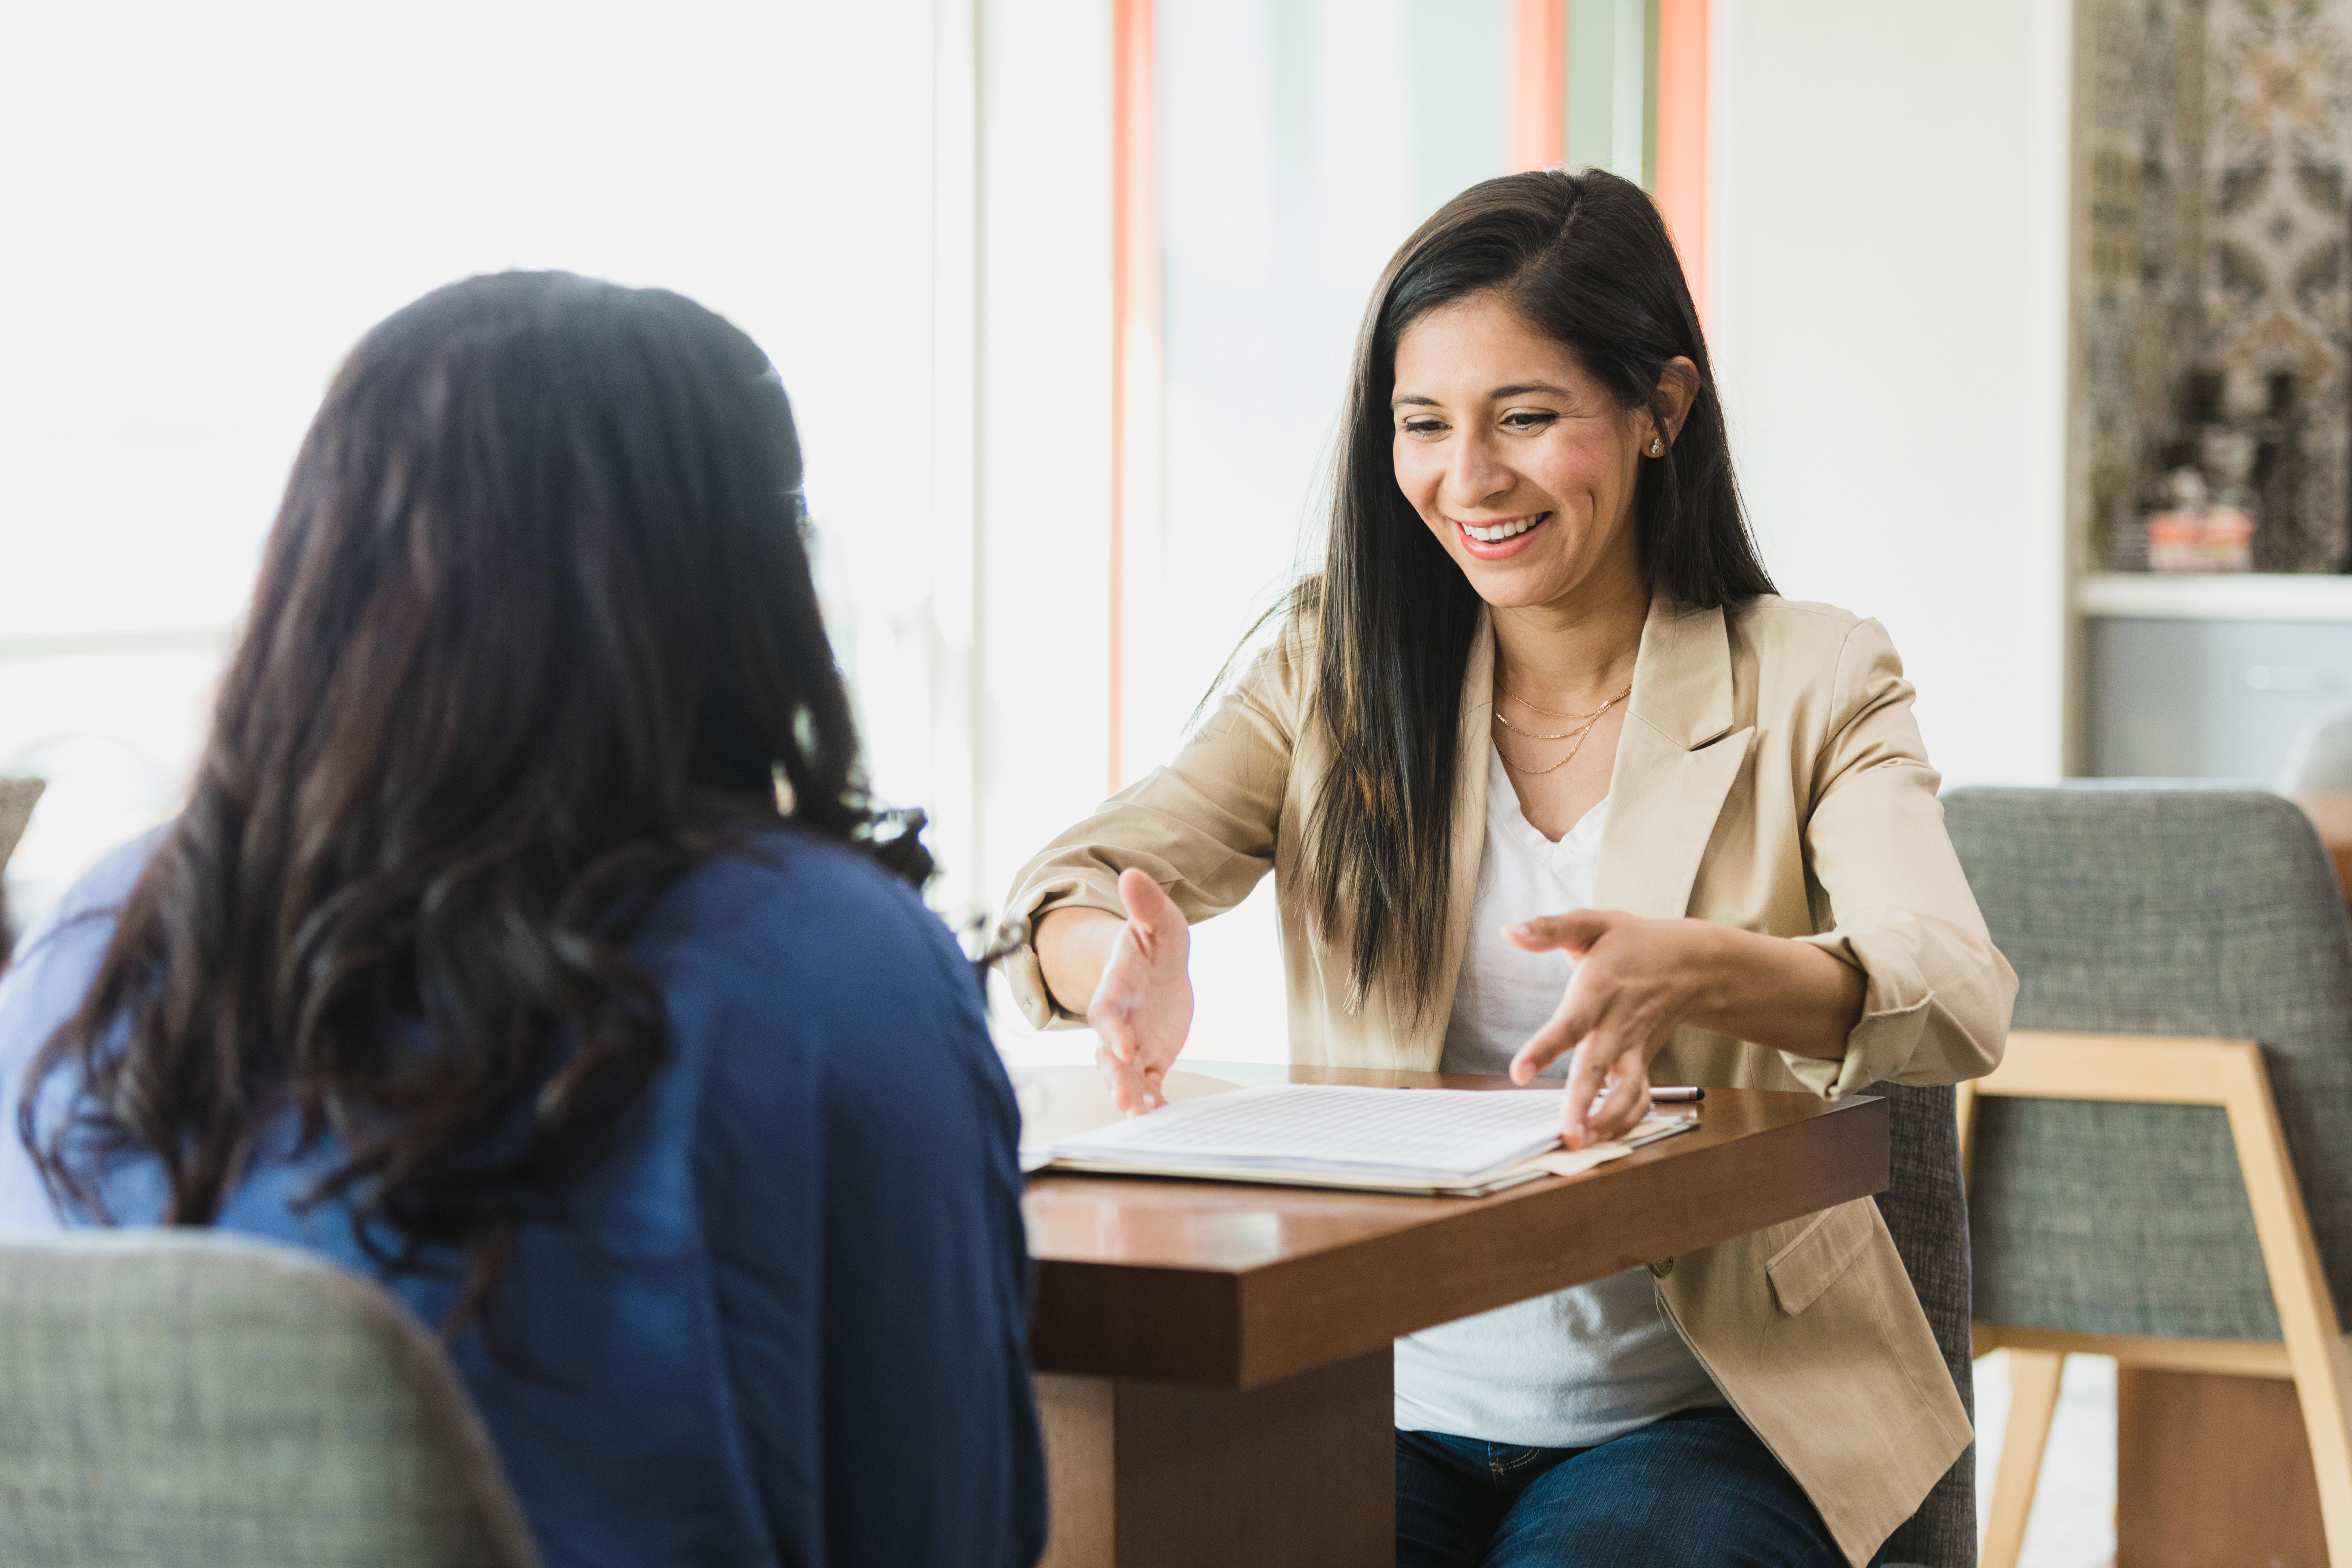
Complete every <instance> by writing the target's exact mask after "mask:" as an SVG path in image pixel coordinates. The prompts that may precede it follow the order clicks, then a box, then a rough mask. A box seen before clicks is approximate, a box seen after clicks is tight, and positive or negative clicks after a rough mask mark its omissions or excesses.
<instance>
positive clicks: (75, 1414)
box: [0, 1230, 538, 1568]
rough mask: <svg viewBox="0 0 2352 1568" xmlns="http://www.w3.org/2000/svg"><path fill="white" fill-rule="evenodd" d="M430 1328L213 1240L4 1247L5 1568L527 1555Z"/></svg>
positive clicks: (153, 1236)
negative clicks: (428, 1330) (428, 1331)
mask: <svg viewBox="0 0 2352 1568" xmlns="http://www.w3.org/2000/svg"><path fill="white" fill-rule="evenodd" d="M537 1561H538V1558H537V1554H536V1552H534V1550H533V1548H532V1546H531V1542H530V1533H529V1531H528V1530H527V1528H526V1526H525V1524H524V1521H523V1518H522V1514H521V1511H520V1510H519V1509H518V1508H517V1506H516V1504H515V1500H514V1498H513V1495H512V1494H511V1493H510V1492H509V1490H508V1488H507V1484H506V1479H505V1477H504V1475H503V1473H502V1472H501V1470H500V1469H499V1462H498V1458H497V1456H496V1454H495V1453H494V1452H493V1451H492V1450H491V1447H490V1444H489V1440H488V1436H486V1435H485V1434H484V1432H483V1430H482V1426H481V1423H480V1422H479V1421H478V1419H477V1418H476V1416H475V1415H474V1412H473V1408H472V1406H471V1405H469V1404H468V1403H467V1399H466V1395H465V1393H464V1391H463V1390H462V1389H461V1388H460V1387H459V1386H458V1384H457V1378H456V1376H455V1374H454V1373H452V1372H451V1370H450V1368H449V1364H448V1362H447V1360H446V1357H445V1356H444V1355H443V1354H442V1352H441V1348H440V1346H439V1345H438V1344H437V1343H436V1342H435V1340H434V1338H433V1336H432V1335H431V1334H429V1333H427V1332H426V1331H425V1329H424V1328H423V1327H422V1326H421V1325H420V1324H418V1323H417V1321H415V1319H414V1318H413V1317H411V1316H410V1315H409V1314H408V1312H407V1311H406V1310H404V1309H403V1308H402V1307H401V1306H400V1304H399V1303H398V1302H396V1301H394V1300H393V1299H392V1297H391V1296H390V1295H388V1294H387V1293H385V1292H384V1291H383V1290H381V1289H378V1288H376V1287H375V1286H374V1285H373V1284H371V1283H369V1282H367V1281H365V1280H362V1279H356V1278H354V1277H352V1276H351V1275H349V1274H346V1273H344V1272H342V1271H341V1270H340V1269H338V1268H334V1267H332V1266H331V1265H329V1264H327V1263H325V1262H322V1261H320V1259H317V1258H312V1257H310V1256H309V1255H307V1254H305V1253H301V1252H297V1251H292V1250H290V1249H289V1248H286V1247H276V1246H271V1245H268V1244H265V1243H261V1242H257V1241H251V1240H247V1239H243V1238H239V1237H228V1236H222V1235H218V1234H215V1233H213V1232H208V1231H152V1230H150V1231H93V1232H81V1233H77V1234H73V1235H70V1236H67V1237H58V1238H54V1239H51V1238H44V1239H39V1240H30V1239H23V1238H19V1239H15V1240H9V1241H0V1563H7V1564H9V1565H10V1568H319V1565H320V1564H326V1563H333V1564H336V1565H338V1568H533V1565H534V1564H536V1563H537Z"/></svg>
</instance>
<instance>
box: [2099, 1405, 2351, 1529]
mask: <svg viewBox="0 0 2352 1568" xmlns="http://www.w3.org/2000/svg"><path fill="white" fill-rule="evenodd" d="M2327 1560H2328V1559H2327V1537H2326V1531H2325V1527H2324V1526H2323V1525H2322V1523H2321V1521H2320V1516H2319V1482H2318V1479H2317V1478H2316V1476H2315V1473H2314V1471H2313V1468H2312V1463H2311V1445H2310V1443H2309V1441H2308V1440H2306V1439H2305V1436H2304V1431H2303V1411H2302V1407H2301V1405H2299V1404H2298V1403H2297V1399H2296V1395H2295V1387H2294V1384H2292V1383H2289V1382H2287V1381H2286V1380H2285V1379H2284V1378H2266V1377H2224V1376H2221V1375H2220V1374H2218V1373H2203V1372H2163V1371H2158V1370H2155V1369H2152V1368H2147V1367H2130V1366H2126V1367H2119V1368H2117V1369H2116V1568H2209V1565H2210V1564H2212V1563H2252V1564H2256V1565H2258V1568H2326V1563H2327Z"/></svg>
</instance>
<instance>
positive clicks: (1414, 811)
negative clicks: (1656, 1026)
mask: <svg viewBox="0 0 2352 1568" xmlns="http://www.w3.org/2000/svg"><path fill="white" fill-rule="evenodd" d="M1486 293H1492V294H1496V295H1498V296H1500V297H1501V298H1502V299H1503V300H1506V301H1507V302H1508V303H1509V305H1510V306H1511V308H1512V309H1513V310H1517V312H1518V313H1519V314H1520V315H1522V316H1524V317H1525V318H1526V319H1527V320H1528V321H1529V322H1530V323H1532V324H1533V325H1534V326H1535V327H1536V328H1538V330H1539V331H1543V332H1545V333H1547V334H1548V335H1549V336H1550V337H1551V338H1552V339H1553V340H1554V341H1556V342H1559V343H1560V344H1561V345H1562V346H1563V347H1565V348H1566V349H1568V351H1569V352H1570V353H1572V354H1574V355H1575V356H1576V361H1577V363H1579V364H1580V365H1581V366H1583V368H1584V369H1585V371H1586V372H1587V373H1588V374H1591V375H1592V376H1593V377H1595V378H1596V379H1597V380H1599V381H1600V382H1601V384H1602V385H1604V386H1606V387H1607V388H1608V389H1609V391H1610V394H1611V395H1612V396H1613V397H1615V398H1616V400H1617V402H1618V404H1619V405H1621V406H1622V407H1626V408H1646V409H1648V410H1650V411H1651V412H1652V414H1653V415H1654V416H1657V419H1658V427H1659V429H1660V431H1661V432H1662V433H1663V432H1664V430H1665V428H1666V421H1665V419H1664V412H1665V409H1664V403H1663V401H1662V400H1661V399H1660V397H1659V395H1658V381H1659V377H1660V376H1661V375H1662V374H1664V371H1665V368H1666V365H1667V363H1668V362H1669V361H1671V360H1673V359H1675V357H1676V356H1680V357H1682V358H1685V359H1687V360H1689V361H1690V362H1691V363H1692V364H1694V365H1696V367H1697V370H1698V395H1697V398H1696V401H1695V402H1694V403H1693V404H1692V405H1691V407H1690V411H1689V413H1688V414H1687V415H1686V416H1685V419H1684V421H1683V426H1682V430H1681V433H1680V435H1679V436H1677V437H1674V438H1673V444H1672V446H1671V447H1669V448H1668V449H1667V451H1666V454H1665V456H1664V458H1663V459H1661V460H1659V461H1656V462H1644V463H1643V464H1642V471H1641V481H1640V488H1639V489H1638V490H1637V491H1636V493H1635V498H1634V505H1635V507H1636V509H1637V512H1638V518H1637V526H1638V531H1639V538H1640V542H1641V550H1642V563H1643V570H1644V571H1645V572H1646V573H1647V574H1648V577H1649V580H1650V584H1651V587H1652V589H1653V591H1654V592H1659V593H1663V594H1664V595H1667V596H1669V597H1671V598H1674V599H1675V600H1678V601H1680V602H1682V603H1684V604H1686V605H1696V606H1702V607H1713V606H1717V605H1738V604H1743V603H1745V602H1746V601H1748V600H1749V599H1752V598H1755V597H1756V596H1757V595H1761V594H1769V593H1770V592H1772V582H1771V579H1770V578H1769V576H1767V575H1766V574H1765V571H1764V566H1763V563H1762V562H1761V561H1760V560H1759V559H1758V557H1757V553H1756V546H1755V542H1754V540H1753V539H1752V538H1751V537H1750V536H1749V534H1748V522H1747V518H1746V515H1745V513H1744V512H1743V510H1741V507H1740V503H1739V489H1738V485H1737V484H1736V483H1735V482H1734V480H1733V478H1732V472H1731V450H1730V443H1729V440H1728V438H1727V436H1726V434H1725V431H1724V425H1723V405H1722V403H1721V400H1720V399H1719V398H1718V397H1717V393H1716V385H1715V372H1714V367H1713V364H1712V363H1711V362H1710V361H1709V360H1708V358H1707V353H1706V338H1705V337H1704V336H1703V335H1702V334H1701V333H1700V331H1699V325H1698V312H1697V310H1696V309H1695V308H1694V307H1693V306H1692V303H1691V296H1690V288H1689V285H1688V284H1687V283H1686V282H1685V280H1684V279H1683V269H1682V263H1681V261H1680V259H1679V258H1677V257H1676V256H1675V247H1674V242H1673V241H1672V240H1671V239H1670V238H1668V237H1667V235H1666V227H1665V225H1664V222H1663V221H1661V219H1660V218H1659V216H1658V211H1657V208H1656V207H1655V206H1654V205H1651V202H1650V198H1649V197H1648V196H1647V195H1644V194H1643V191H1642V189H1641V187H1640V186H1638V185H1635V184H1632V183H1630V182H1629V181H1626V180H1622V179H1620V178H1619V177H1618V176H1616V175H1614V174H1605V173H1603V172H1601V171H1600V170H1597V169H1590V170H1587V171H1585V172H1584V173H1583V174H1563V173H1561V172H1559V171H1558V170H1547V171H1543V172H1540V173H1536V174H1507V175H1505V176H1503V177H1502V178H1500V179H1495V180H1488V181H1486V182H1485V183H1484V184H1476V185H1473V186H1471V187H1470V188H1469V189H1468V190H1466V191H1465V192H1463V193H1462V194H1461V195H1458V196H1456V197H1454V199H1453V200H1452V201H1450V202H1448V203H1446V204H1445V205H1444V206H1443V207H1441V208H1439V209H1438V211H1437V212H1436V214H1435V215H1434V216H1432V217H1431V218H1430V220H1429V221H1428V222H1427V223H1424V224H1423V225H1422V226H1421V228H1420V229H1419V231H1418V232H1416V233H1415V234H1414V235H1413V236H1412V238H1410V239H1408V240H1406V241H1405V242H1404V245H1403V247H1402V248H1401V249H1399V250H1398V251H1397V253H1396V256H1395V258H1393V259H1391V261H1390V262H1389V265H1388V269H1387V270H1386V271H1385V272H1383V273H1382V274H1381V280H1380V282H1379V284H1378V285H1377V286H1376V287H1375V288H1374V289H1373V291H1372V300H1371V305H1370V309H1369V310H1366V312H1365V315H1364V324H1363V327H1362V330H1361V331H1360V332H1359V333H1358V335H1357V339H1356V353H1355V363H1354V368H1353V370H1352V372H1351V374H1350V375H1349V386H1348V399H1347V405H1346V409H1345V412H1344V414H1343V416H1342V420H1341V425H1342V428H1341V433H1340V437H1339V453H1338V464H1337V472H1336V474H1335V476H1334V479H1333V483H1332V498H1331V513H1330V531H1329V536H1328V542H1327V545H1326V550H1325V557H1324V563H1323V569H1322V572H1321V574H1320V575H1319V576H1318V577H1315V578H1310V579H1308V580H1307V581H1306V582H1304V583H1302V584H1300V587H1299V591H1298V594H1297V600H1296V603H1295V605H1294V607H1293V616H1292V626H1293V628H1294V632H1295V633H1296V634H1297V635H1301V636H1306V637H1311V639H1312V640H1313V642H1314V643H1315V644H1316V645H1317V652H1316V660H1317V668H1318V677H1317V692H1316V712H1317V717H1318V721H1319V722H1320V723H1321V724H1322V726H1323V728H1324V730H1325V731H1326V732H1327V735H1328V741H1329V743H1330V747H1331V767H1330V770H1329V772H1328V774H1327V776H1326V780H1325V783H1324V784H1323V787H1322V789H1321V792H1320V793H1319V794H1318V796H1317V798H1316V801H1315V803H1314V805H1313V806H1312V808H1311V810H1310V814H1309V816H1308V820H1307V857H1306V858H1307V875H1308V879H1309V884H1310V895H1309V903H1310V907H1311V908H1312V910H1314V912H1315V915H1316V918H1317V920H1318V922H1319V924H1320V925H1321V928H1322V929H1323V931H1325V932H1326V933H1327V934H1330V935H1333V936H1336V937H1339V939H1341V940H1345V941H1346V942H1348V944H1349V1005H1351V1006H1353V1005H1359V1004H1360V1002H1361V1000H1362V997H1363V994H1364V992H1365V988H1366V987H1367V986H1369V985H1370V984H1372V982H1373V981H1374V980H1375V979H1376V978H1379V977H1386V978H1389V979H1391V981H1393V982H1395V983H1397V984H1399V985H1400V986H1401V988H1402V991H1403V993H1404V994H1405V995H1407V996H1408V997H1410V998H1412V1001H1413V1003H1414V1004H1415V1005H1427V1004H1428V1003H1429V1001H1430V999H1431V997H1430V993H1431V990H1432V987H1433V983H1434V980H1435V975H1436V970H1437V955H1438V953H1439V952H1441V951H1442V950H1443V947H1444V921H1445V904H1446V899H1447V889H1449V888H1450V887H1451V885H1452V878H1451V869H1452V868H1451V864H1450V862H1451V857H1452V840H1451V836H1452V832H1453V807H1454V772H1455V763H1456V761H1457V757H1456V736H1457V733H1458V731H1459V721H1460V718H1461V705H1462V679H1463V675H1464V672H1465V668H1467V666H1468V663H1469V658H1470V642H1471V637H1473V635H1474V634H1475V632H1476V629H1477V626H1478V616H1479V599H1478V595H1477V593H1476V591H1475V590H1474V589H1473V588H1472V587H1471V585H1470V582H1469V579H1468V578H1466V577H1465V576H1464V575H1463V574H1462V572H1461V570H1460V568H1458V567H1456V566H1455V565H1454V562H1453V559H1452V558H1451V557H1450V556H1448V555H1447V554H1446V553H1445V548H1444V545H1442V544H1440V543H1439V542H1437V541H1436V539H1434V538H1433V536H1432V535H1431V533H1430V531H1429V529H1428V527H1427V525H1426V524H1424V523H1423V521H1422V520H1421V517H1420V516H1419V514H1417V513H1416V512H1415V511H1414V510H1413V508H1412V503H1411V502H1409V501H1408V500H1406V499H1405V496H1404V492H1403V491H1402V490H1401V489H1398V488H1397V481H1396V468H1395V459H1394V456H1393V434H1392V416H1391V410H1390V407H1389V399H1390V397H1391V395H1393V393H1394V391H1395V387H1396V350H1397V340H1398V339H1399V338H1400V337H1401V336H1402V334H1403V332H1404V330H1405V329H1406V328H1407V327H1408V326H1410V325H1412V323H1413V322H1414V321H1418V320H1419V319H1420V318H1421V317H1422V316H1423V315H1425V314H1427V313H1428V312H1429V311H1431V310H1435V309H1437V308H1438V307H1440V306H1442V305H1447V304H1451V303H1453V302H1454V301H1455V300H1463V299H1466V298H1468V297H1470V296H1472V295H1475V294H1486Z"/></svg>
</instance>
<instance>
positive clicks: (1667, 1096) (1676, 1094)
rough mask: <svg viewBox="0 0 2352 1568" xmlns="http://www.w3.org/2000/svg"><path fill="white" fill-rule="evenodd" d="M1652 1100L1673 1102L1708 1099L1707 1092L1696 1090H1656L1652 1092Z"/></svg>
mask: <svg viewBox="0 0 2352 1568" xmlns="http://www.w3.org/2000/svg"><path fill="white" fill-rule="evenodd" d="M1650 1098H1651V1099H1652V1100H1660V1101H1664V1102H1672V1101H1675V1100H1705V1099H1706V1090H1705V1089H1694V1088H1685V1089H1652V1090H1651V1091H1650Z"/></svg>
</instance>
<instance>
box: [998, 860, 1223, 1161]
mask: <svg viewBox="0 0 2352 1568" xmlns="http://www.w3.org/2000/svg"><path fill="white" fill-rule="evenodd" d="M1118 898H1119V902H1121V903H1122V904H1124V905H1126V906H1127V918H1126V919H1125V920H1120V919H1119V918H1118V916H1117V915H1114V914H1110V913H1108V911H1105V910H1089V909H1081V908H1077V907H1075V906H1070V905H1065V906H1064V907H1062V908H1061V909H1058V910H1051V911H1049V912H1048V913H1047V914H1046V915H1045V917H1044V918H1043V919H1042V920H1040V921H1038V922H1037V937H1036V942H1037V956H1038V960H1039V962H1040V963H1042V964H1043V966H1044V968H1045V984H1046V987H1047V989H1049V990H1051V991H1052V992H1053V993H1054V994H1055V996H1056V997H1058V998H1062V999H1064V1000H1063V1005H1064V1006H1067V1005H1069V1003H1068V1000H1067V998H1069V997H1070V996H1071V995H1072V994H1073V993H1077V992H1082V991H1083V990H1084V985H1083V981H1084V979H1085V977H1086V975H1087V973H1088V971H1090V970H1091V971H1094V972H1095V973H1096V975H1097V978H1096V979H1095V984H1094V987H1093V991H1092V995H1091V999H1090V1000H1089V1001H1088V1002H1087V1025H1088V1026H1090V1027H1091V1028H1092V1029H1093V1030H1094V1031H1095V1033H1096V1035H1097V1037H1100V1039H1101V1042H1102V1043H1101V1045H1100V1046H1099V1047H1097V1050H1096V1052H1095V1061H1096V1064H1097V1066H1098V1067H1100V1068H1102V1074H1103V1078H1104V1079H1105V1080H1106V1081H1107V1082H1108V1083H1109V1085H1110V1090H1111V1098H1112V1099H1113V1100H1115V1101H1117V1103H1118V1108H1119V1109H1120V1110H1123V1111H1126V1112H1127V1113H1128V1114H1129V1115H1130V1116H1132V1115H1135V1114H1137V1113H1139V1112H1141V1111H1146V1110H1157V1109H1159V1107H1160V1105H1161V1103H1163V1101H1164V1100H1165V1098H1166V1097H1165V1095H1163V1094H1162V1092H1161V1085H1162V1083H1163V1081H1164V1080H1165V1079H1166V1078H1167V1076H1168V1069H1169V1068H1171V1067H1173V1066H1174V1065H1175V1063H1176V1058H1177V1055H1178V1053H1179V1052H1181V1051H1182V1050H1183V1048H1184V1040H1185V1037H1186V1036H1188V1035H1190V1034H1191V1033H1192V975H1191V973H1189V972H1188V971H1187V970H1186V967H1185V962H1186V957H1187V955H1188V953H1189V952H1190V951H1191V946H1192V933H1191V931H1190V928H1188V927H1187V926H1186V925H1185V923H1184V916H1183V914H1182V913H1181V911H1180V910H1178V909H1177V908H1176V905H1175V903H1174V901H1173V900H1171V899H1170V898H1169V897H1168V895H1167V894H1166V893H1165V892H1162V891H1161V890H1160V884H1159V883H1157V882H1155V881H1153V880H1152V879H1150V877H1148V876H1146V875H1144V873H1142V872H1141V871H1139V870H1136V869H1134V868H1129V869H1128V870H1126V871H1123V872H1121V873H1119V879H1118Z"/></svg>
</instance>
